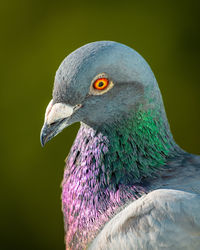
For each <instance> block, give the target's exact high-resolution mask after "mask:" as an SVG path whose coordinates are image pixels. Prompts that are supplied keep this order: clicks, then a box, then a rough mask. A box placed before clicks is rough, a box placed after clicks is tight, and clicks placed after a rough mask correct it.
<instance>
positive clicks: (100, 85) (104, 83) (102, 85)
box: [93, 78, 109, 90]
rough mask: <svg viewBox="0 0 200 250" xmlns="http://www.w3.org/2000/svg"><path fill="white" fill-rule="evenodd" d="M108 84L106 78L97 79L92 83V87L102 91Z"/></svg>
mask: <svg viewBox="0 0 200 250" xmlns="http://www.w3.org/2000/svg"><path fill="white" fill-rule="evenodd" d="M108 84H109V80H108V79H107V78H99V79H97V80H96V81H95V82H94V84H93V86H94V88H95V89H98V90H103V89H105V88H106V87H107V86H108Z"/></svg>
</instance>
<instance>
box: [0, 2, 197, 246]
mask: <svg viewBox="0 0 200 250" xmlns="http://www.w3.org/2000/svg"><path fill="white" fill-rule="evenodd" d="M199 13H200V1H194V0H190V1H189V0H188V1H184V0H182V1H154V0H151V1H150V0H148V1H145V0H143V1H133V0H132V1H126V0H123V1H108V0H107V1H104V0H101V1H87V0H85V1H79V2H77V1H70V2H68V1H50V0H43V1H42V0H40V1H39V0H32V1H31V0H29V1H28V0H18V1H4V2H3V1H2V2H1V6H0V27H1V39H0V45H1V46H0V48H1V67H0V77H1V83H0V84H1V85H0V102H1V103H0V108H1V139H0V141H1V149H0V152H1V157H0V160H1V163H0V177H1V181H0V190H1V196H0V197H1V198H0V215H1V218H0V226H1V227H0V228H1V232H0V236H1V240H0V249H2V250H11V249H12V250H13V249H21V250H24V249H29V250H32V249H34V250H46V249H47V250H48V249H50V250H51V249H56V250H64V232H63V218H62V213H61V202H60V195H61V189H60V183H61V180H62V176H63V169H64V159H65V157H66V155H67V153H68V151H69V149H70V147H71V145H72V142H73V140H74V137H75V135H76V133H77V130H78V127H79V125H78V124H75V125H73V126H71V127H70V128H68V129H65V131H63V133H61V134H60V135H58V136H57V137H56V138H55V139H54V140H52V141H51V142H50V143H48V144H47V146H46V147H45V148H41V146H40V141H39V134H40V129H41V126H42V123H43V117H44V112H45V108H46V105H47V104H48V102H49V100H50V99H51V93H52V87H53V81H54V74H55V71H56V70H57V68H58V66H59V64H60V62H61V61H62V60H63V59H64V57H65V56H66V55H68V54H69V53H70V52H72V51H73V50H75V49H76V48H78V47H80V46H82V45H84V44H86V43H88V42H92V41H97V40H114V41H118V42H121V43H124V44H126V45H129V46H131V47H133V48H134V49H136V50H137V51H138V52H139V53H140V54H142V55H143V56H144V58H145V59H146V60H147V61H148V62H149V64H150V65H151V67H152V69H153V71H154V73H155V75H156V77H157V80H158V83H159V86H160V88H161V91H162V94H163V98H164V103H165V107H166V110H167V114H168V118H169V121H170V124H171V129H172V132H173V134H174V137H175V139H176V141H177V142H178V143H179V144H180V145H181V146H182V147H183V148H184V149H185V150H187V151H189V152H192V153H196V154H200V134H199V127H200V110H199V109H200V92H199V91H200V73H199V72H200V69H199V58H200V15H199Z"/></svg>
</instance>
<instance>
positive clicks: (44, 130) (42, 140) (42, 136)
mask: <svg viewBox="0 0 200 250" xmlns="http://www.w3.org/2000/svg"><path fill="white" fill-rule="evenodd" d="M47 139H48V134H47V126H46V125H44V126H43V127H42V130H41V132H40V143H41V146H42V147H44V146H45V144H46V143H47Z"/></svg>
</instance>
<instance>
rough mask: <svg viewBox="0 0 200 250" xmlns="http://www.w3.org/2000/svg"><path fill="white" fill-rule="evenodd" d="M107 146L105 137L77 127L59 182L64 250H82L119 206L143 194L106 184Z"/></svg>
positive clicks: (125, 186)
mask: <svg viewBox="0 0 200 250" xmlns="http://www.w3.org/2000/svg"><path fill="white" fill-rule="evenodd" d="M109 144H110V141H109V138H108V136H105V135H104V134H102V133H101V132H97V131H95V130H93V129H92V128H91V127H88V126H87V125H85V124H82V125H81V128H80V130H79V132H78V134H77V137H76V139H75V142H74V144H73V146H72V148H71V151H70V153H69V156H68V158H67V160H66V169H65V172H64V179H63V183H62V187H63V192H62V204H63V213H64V222H65V231H66V249H83V248H85V247H86V246H87V245H88V243H89V242H90V241H91V240H92V239H93V238H94V237H95V235H96V234H97V233H98V231H99V230H100V229H101V228H102V226H103V225H104V224H105V223H106V222H107V221H108V220H109V219H110V218H111V217H112V216H113V215H114V214H116V213H117V212H118V211H119V209H121V208H122V207H123V205H125V204H127V202H128V201H131V200H134V199H137V198H138V197H140V196H141V195H142V194H144V193H145V190H144V188H142V187H141V186H140V185H137V184H136V185H133V184H124V183H118V184H117V185H113V184H112V183H111V182H110V183H109V178H108V171H107V166H106V163H105V160H104V157H105V155H106V154H107V153H108V147H109ZM108 164H109V162H108Z"/></svg>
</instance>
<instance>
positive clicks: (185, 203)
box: [89, 189, 200, 250]
mask: <svg viewBox="0 0 200 250" xmlns="http://www.w3.org/2000/svg"><path fill="white" fill-rule="evenodd" d="M89 249H95V250H98V249H99V250H100V249H101V250H105V249H109V250H111V249H113V250H128V249H134V250H135V249H136V250H146V249H148V250H150V249H152V250H158V249H162V250H164V249H171V250H177V249H180V250H183V249H188V250H199V249H200V196H199V195H198V194H193V193H188V192H184V191H178V190H172V189H158V190H155V191H152V192H151V193H149V194H147V195H145V196H143V197H141V198H140V199H138V200H136V201H135V202H132V203H131V204H130V205H128V206H127V207H126V208H125V209H123V210H122V211H121V212H120V213H118V214H117V215H116V216H114V217H113V218H112V219H111V220H110V221H109V222H108V223H107V224H106V225H105V226H104V228H103V229H102V231H101V232H100V233H99V234H98V235H97V237H96V238H95V239H94V241H93V242H92V244H91V245H90V247H89Z"/></svg>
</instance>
